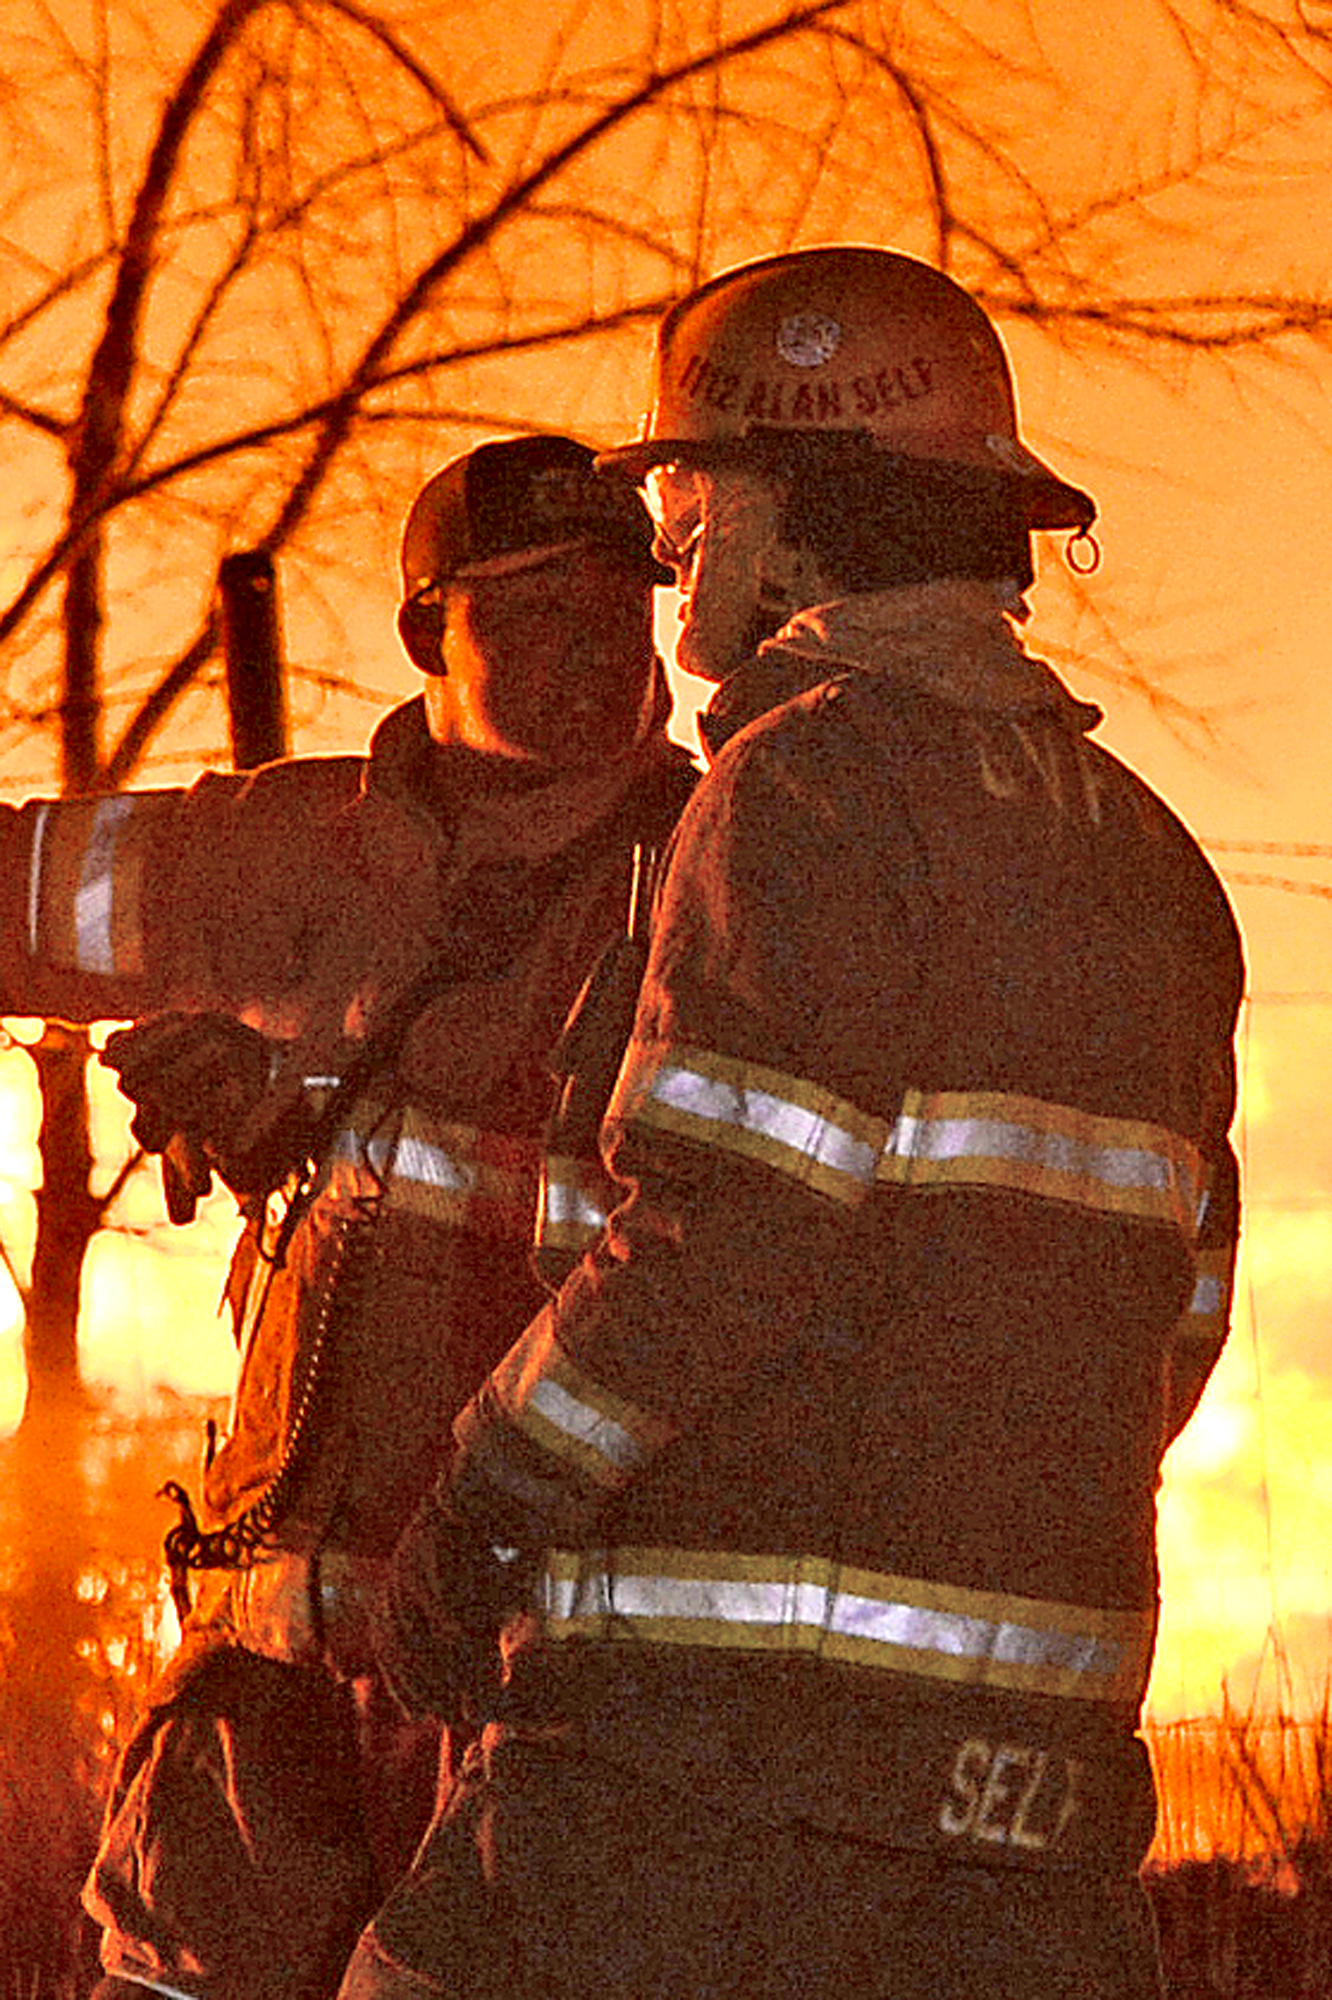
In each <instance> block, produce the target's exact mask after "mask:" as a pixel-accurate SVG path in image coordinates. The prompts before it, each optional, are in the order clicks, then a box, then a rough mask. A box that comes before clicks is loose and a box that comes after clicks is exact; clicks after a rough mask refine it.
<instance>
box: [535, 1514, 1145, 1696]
mask: <svg viewBox="0 0 1332 2000" xmlns="http://www.w3.org/2000/svg"><path fill="white" fill-rule="evenodd" d="M691 1565H692V1566H693V1568H692V1573H691ZM731 1567H733V1570H734V1573H733V1574H730V1575H727V1574H724V1573H722V1572H724V1571H725V1570H726V1569H728V1568H731ZM708 1571H712V1572H714V1573H713V1574H708V1573H707V1572H708ZM699 1572H702V1573H701V1574H700V1573H699ZM743 1572H748V1573H747V1574H745V1573H743ZM825 1579H826V1580H825ZM833 1579H836V1581H834V1580H833ZM541 1609H542V1610H543V1612H544V1613H545V1617H546V1621H547V1630H548V1636H549V1637H550V1638H552V1639H554V1640H560V1639H568V1638H595V1639H601V1640H603V1641H614V1640H616V1639H621V1638H624V1639H632V1640H635V1641H637V1642H639V1643H640V1644H641V1643H645V1642H646V1643H652V1642H654V1641H656V1642H659V1643H662V1644H667V1645H670V1644H674V1645H689V1646H695V1647H704V1648H720V1649H722V1650H737V1651H745V1652H754V1651H762V1652H766V1653H772V1652H774V1651H776V1652H783V1651H787V1652H796V1653H803V1654H808V1655H813V1656H817V1657H820V1658H823V1659H827V1660H831V1661H835V1662H845V1663H848V1664H854V1665H857V1666H869V1667H879V1668H882V1669H886V1670H890V1671H893V1672H897V1673H906V1674H914V1675H918V1676H924V1677H927V1678H933V1679H943V1680H948V1681H954V1682H967V1683H969V1684H972V1685H991V1686H999V1687H1007V1688H1011V1689H1015V1690H1026V1691H1028V1692H1031V1693H1038V1694H1039V1693H1043V1694H1049V1695H1059V1696H1067V1697H1070V1698H1073V1699H1086V1700H1129V1699H1133V1698H1135V1697H1136V1695H1137V1694H1138V1693H1139V1692H1140V1691H1141V1683H1142V1680H1143V1678H1144V1676H1145V1672H1146V1666H1147V1663H1148V1661H1149V1659H1150V1650H1151V1640H1152V1632H1153V1623H1154V1621H1153V1619H1152V1617H1151V1615H1150V1614H1149V1613H1145V1612H1144V1613H1139V1612H1130V1611H1097V1610H1094V1609H1090V1608H1088V1607H1084V1606H1078V1605H1067V1604H1051V1603H1043V1602H1038V1601H1036V1600H1032V1599H1027V1598H1014V1597H1001V1596H999V1595H998V1594H996V1593H993V1592H980V1591H972V1590H967V1589H963V1588H961V1587H954V1586H951V1585H946V1584H937V1583H926V1582H921V1581H919V1580H916V1581H908V1580H906V1579H900V1578H893V1577H889V1576H882V1577H879V1576H875V1575H872V1574H871V1573H869V1572H866V1571H852V1572H846V1573H843V1572H840V1571H839V1570H838V1569H837V1568H836V1566H835V1565H834V1564H832V1563H830V1562H828V1561H826V1560H824V1559H822V1558H819V1557H813V1556H811V1557H803V1558H779V1557H773V1558H764V1557H745V1556H733V1557H725V1556H721V1555H718V1554H717V1553H715V1552H712V1553H707V1554H703V1555H697V1556H693V1557H691V1556H689V1555H688V1553H687V1552H681V1551H677V1550H655V1551H654V1550H620V1551H617V1552H615V1554H614V1556H613V1557H612V1558H611V1559H609V1560H608V1559H607V1558H606V1557H605V1556H604V1555H603V1556H602V1557H601V1558H600V1559H598V1558H596V1557H593V1556H592V1555H591V1554H590V1553H589V1555H588V1556H586V1557H580V1556H577V1555H574V1554H572V1553H563V1552H557V1551H553V1552H552V1553H551V1555H550V1557H549V1558H548V1567H547V1571H546V1574H545V1577H544V1579H543V1584H542V1598H541Z"/></svg>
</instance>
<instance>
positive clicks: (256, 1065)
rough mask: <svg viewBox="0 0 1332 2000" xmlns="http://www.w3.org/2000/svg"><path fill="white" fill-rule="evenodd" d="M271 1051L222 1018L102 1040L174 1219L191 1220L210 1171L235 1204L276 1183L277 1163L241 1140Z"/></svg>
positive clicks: (263, 1086)
mask: <svg viewBox="0 0 1332 2000" xmlns="http://www.w3.org/2000/svg"><path fill="white" fill-rule="evenodd" d="M270 1057H271V1045H270V1044H269V1042H267V1041H266V1040H265V1038H264V1037H263V1036H262V1035H260V1034H258V1033H256V1031H255V1030H254V1029H253V1028H247V1027H246V1026H245V1024H244V1023H243V1022H241V1021H234V1020H232V1019H231V1017H230V1016H229V1015H225V1014H162V1015H159V1016H158V1017H157V1018H156V1019H155V1020H151V1021H144V1022H141V1023H138V1024H136V1026H134V1027H132V1028H120V1029H117V1031H116V1032H115V1034H113V1035H111V1036H109V1037H108V1038H107V1044H106V1048H105V1050H104V1051H103V1054H102V1061H103V1063H105V1065H106V1066H107V1068H108V1069H113V1070H115V1071H116V1072H117V1076H118V1079H119V1084H120V1089H121V1091H122V1092H123V1093H124V1095H125V1096H126V1097H128V1098H129V1100H130V1102H131V1103H132V1104H133V1105H134V1107H135V1112H134V1118H133V1121H132V1122H131V1125H130V1131H131V1132H132V1133H133V1135H134V1138H135V1139H136V1140H137V1142H138V1144H139V1145H140V1146H142V1147H143V1149H144V1151H145V1152H146V1153H160V1154H161V1155H162V1185H163V1188H164V1190H165V1193H166V1202H167V1213H168V1215H169V1216H170V1217H171V1220H172V1221H173V1222H189V1221H191V1220H192V1218H193V1215H194V1210H195V1205H196V1203H198V1202H199V1201H200V1200H202V1198H203V1197H204V1196H205V1195H206V1194H207V1193H208V1191H209V1188H210V1187H211V1186H212V1178H213V1173H214V1171H216V1172H217V1173H218V1174H220V1175H221V1177H222V1179H223V1180H224V1181H225V1182H226V1183H227V1185H228V1187H230V1188H231V1189H232V1190H233V1192H234V1193H236V1194H238V1195H240V1196H241V1197H242V1198H243V1199H250V1198H253V1197H254V1196H261V1195H264V1194H266V1193H267V1192H268V1190H269V1188H270V1187H273V1186H275V1185H276V1184H277V1181H278V1180H280V1179H281V1177H282V1168H281V1167H280V1166H279V1165H278V1163H277V1162H276V1161H273V1160H270V1159H268V1158H259V1157H256V1156H255V1155H254V1152H253V1149H252V1148H251V1149H249V1150H247V1149H246V1148H245V1147H243V1146H242V1145H241V1144H240V1143H239V1140H240V1135H241V1134H242V1133H243V1132H245V1131H246V1130H247V1128H249V1127H250V1126H251V1125H252V1122H253V1118H254V1113H255V1110H256V1107H257V1106H258V1105H259V1103H260V1101H261V1099H262V1098H263V1096H264V1093H265V1092H266V1091H267V1089H268V1087H269V1079H270V1075H271V1061H270Z"/></svg>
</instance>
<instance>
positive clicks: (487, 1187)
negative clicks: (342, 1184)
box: [333, 1103, 540, 1241]
mask: <svg viewBox="0 0 1332 2000" xmlns="http://www.w3.org/2000/svg"><path fill="white" fill-rule="evenodd" d="M333 1157H334V1160H335V1161H337V1160H344V1161H349V1162H351V1163H352V1164H353V1165H354V1166H361V1165H364V1166H366V1167H368V1168H369V1170H370V1172H371V1173H372V1174H373V1175H374V1177H375V1180H376V1182H377V1183H378V1187H379V1190H380V1191H381V1193H382V1198H383V1202H384V1205H385V1207H386V1208H390V1209H396V1210H402V1211H406V1212H408V1213H410V1214H414V1215H420V1216H424V1217H425V1218H426V1219H427V1220H429V1221H433V1222H438V1223H441V1224H443V1225H445V1226H446V1227H449V1228H454V1229H467V1230H469V1231H470V1232H471V1233H473V1234H474V1235H483V1236H502V1237H518V1238H521V1239H523V1240H524V1241H527V1240H529V1239H530V1236H531V1231H532V1218H533V1215H534V1214H535V1210H536V1188H537V1174H538V1168H539V1159H540V1148H539V1146H538V1145H537V1143H536V1142H535V1141H534V1140H530V1139H516V1138H512V1137H510V1136H509V1135H507V1134H505V1133H499V1132H486V1131H482V1130H480V1129H479V1128H478V1127H476V1126H474V1125H461V1124H457V1123H455V1122H453V1121H450V1120H443V1119H435V1118H432V1117H430V1116H429V1115H428V1114H427V1113H426V1112H424V1111H422V1110H421V1109H419V1108H418V1107H416V1106H413V1105H409V1106H407V1107H406V1109H405V1110H403V1111H401V1112H397V1113H395V1114H393V1115H390V1116H387V1117H386V1116H384V1115H383V1114H382V1112H381V1111H379V1110H378V1109H377V1108H376V1107H375V1106H373V1105H370V1104H368V1103H361V1104H358V1105H356V1106H354V1107H353V1110H352V1114H351V1119H350V1122H349V1124H348V1125H347V1126H346V1127H345V1128H344V1130H343V1131H341V1132H340V1133H339V1134H338V1136H337V1138H336V1140H335V1141H334V1146H333Z"/></svg>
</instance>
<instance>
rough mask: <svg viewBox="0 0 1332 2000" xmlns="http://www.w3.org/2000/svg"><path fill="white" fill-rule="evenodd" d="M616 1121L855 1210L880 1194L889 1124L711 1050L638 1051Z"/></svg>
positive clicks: (631, 1058)
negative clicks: (877, 1182) (877, 1185)
mask: <svg viewBox="0 0 1332 2000" xmlns="http://www.w3.org/2000/svg"><path fill="white" fill-rule="evenodd" d="M610 1116H611V1117H612V1118H616V1119H621V1120H624V1121H625V1122H630V1121H632V1122H633V1123H634V1124H637V1125H647V1126H651V1127H655V1128H656V1129H658V1130H661V1131H664V1132H674V1133H677V1134H679V1135H680V1136H682V1137H684V1138H686V1139H693V1140H696V1141H697V1142H698V1143H699V1144H702V1145H710V1146H717V1147H720V1148H722V1149H723V1150H725V1151H728V1152H733V1153H739V1154H742V1155H743V1156H744V1157H746V1158H748V1159H753V1160H760V1161H762V1162H763V1164H764V1165H766V1166H770V1167H774V1168H776V1169H777V1171H778V1172H780V1173H784V1174H786V1175H788V1176H789V1177H790V1178H791V1179H793V1180H796V1181H799V1182H801V1183H802V1184H803V1185H805V1186H808V1187H812V1188H816V1189H817V1190H818V1191H819V1193H821V1194H826V1195H831V1196H832V1197H833V1199H834V1200H836V1201H841V1202H844V1203H846V1204H847V1205H848V1206H854V1205H855V1204H857V1203H859V1202H861V1201H863V1200H864V1198H865V1196H866V1194H867V1193H868V1192H869V1190H870V1188H871V1187H872V1186H873V1185H874V1167H875V1161H876V1160H877V1158H878V1155H879V1152H880V1150H881V1148H882V1146H883V1143H884V1138H885V1135H886V1132H887V1129H888V1128H887V1125H886V1123H885V1121H884V1120H883V1119H881V1118H872V1117H870V1116H868V1115H867V1114H866V1113H865V1112H863V1111H860V1110H858V1109H857V1107H856V1106H855V1105H854V1104H851V1103H849V1102H848V1101H847V1100H846V1099H845V1098H841V1097H838V1096H836V1095H835V1093H834V1092H832V1091H831V1090H825V1089H824V1088H823V1087H822V1085H820V1084H816V1083H810V1082H808V1081H807V1080H806V1079H805V1078H803V1077H796V1076H788V1075H786V1074H785V1073H784V1072H783V1071H781V1070H775V1069H766V1068H764V1067H763V1066H762V1065H761V1064H759V1063H750V1062H740V1061H738V1060H736V1059H735V1058H733V1057H730V1056H722V1055H718V1054H716V1053H715V1052H714V1051H713V1050H710V1049H694V1048H675V1047H672V1048H670V1049H669V1050H661V1049H647V1048H644V1047H643V1045H642V1044H633V1045H631V1047H630V1051H629V1055H628V1057H627V1058H626V1061H625V1066H624V1068H623V1069H622V1071H621V1072H620V1078H619V1082H618V1083H617V1085H616V1088H615V1094H614V1097H613V1098H612V1100H611V1106H610Z"/></svg>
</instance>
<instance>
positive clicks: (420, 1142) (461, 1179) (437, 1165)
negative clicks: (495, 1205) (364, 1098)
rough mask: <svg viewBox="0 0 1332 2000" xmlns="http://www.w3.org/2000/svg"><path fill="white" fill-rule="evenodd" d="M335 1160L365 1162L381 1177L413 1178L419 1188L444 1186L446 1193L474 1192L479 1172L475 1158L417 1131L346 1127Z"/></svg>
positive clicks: (341, 1134)
mask: <svg viewBox="0 0 1332 2000" xmlns="http://www.w3.org/2000/svg"><path fill="white" fill-rule="evenodd" d="M333 1154H334V1157H335V1158H336V1159H339V1160H350V1161H352V1162H353V1163H360V1162H361V1161H364V1162H366V1163H367V1164H368V1165H369V1167H370V1168H371V1169H372V1171H373V1172H374V1173H376V1174H377V1175H378V1176H379V1178H380V1179H381V1180H387V1179H388V1178H389V1176H390V1175H392V1177H393V1179H394V1180H402V1181H414V1182H416V1184H417V1185H418V1186H419V1187H431V1188H440V1189H443V1190H444V1191H445V1192H446V1193H449V1194H473V1193H475V1191H476V1189H477V1187H478V1186H479V1184H480V1180H481V1174H480V1171H479V1169H478V1166H477V1163H476V1162H475V1161H474V1160H468V1159H465V1158H463V1157H462V1156H461V1155H460V1154H458V1153H457V1152H449V1151H446V1149H445V1148H444V1147H443V1146H435V1145H432V1144H431V1143H430V1141H429V1140H428V1139H422V1138H420V1137H419V1136H418V1135H417V1134H415V1133H411V1132H407V1133H395V1132H393V1131H392V1130H389V1131H386V1132H373V1131H372V1132H371V1133H370V1134H369V1136H368V1137H367V1136H366V1134H364V1133H362V1132H358V1131H357V1130H356V1129H355V1128H354V1127H352V1126H347V1127H345V1128H344V1130H343V1131H341V1132H339V1134H338V1136H337V1138H336V1140H335V1141H334V1144H333Z"/></svg>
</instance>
